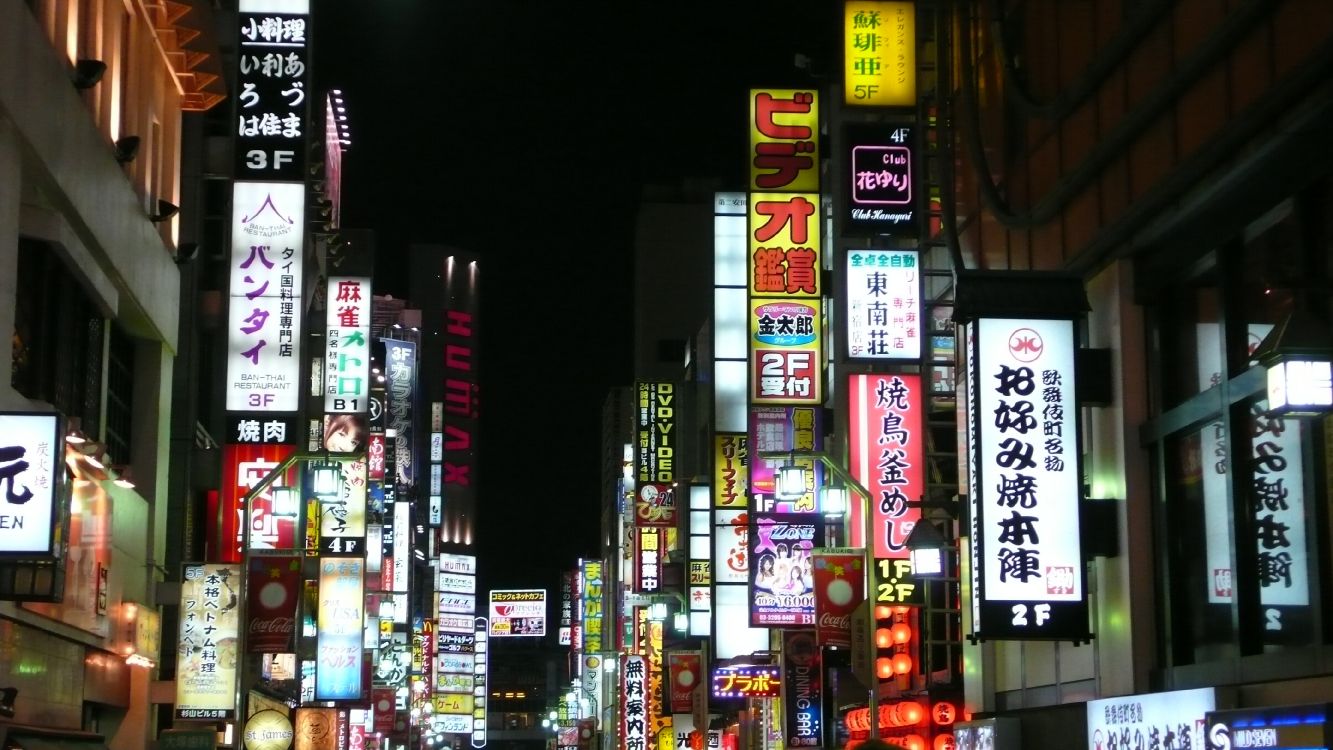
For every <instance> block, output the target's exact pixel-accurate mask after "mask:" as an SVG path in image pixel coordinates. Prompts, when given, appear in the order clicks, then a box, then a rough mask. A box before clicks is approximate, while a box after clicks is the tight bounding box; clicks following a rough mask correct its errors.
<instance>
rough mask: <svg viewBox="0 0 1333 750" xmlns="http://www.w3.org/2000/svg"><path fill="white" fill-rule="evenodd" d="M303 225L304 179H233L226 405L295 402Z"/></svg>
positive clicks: (292, 405)
mask: <svg viewBox="0 0 1333 750" xmlns="http://www.w3.org/2000/svg"><path fill="white" fill-rule="evenodd" d="M304 227H305V185H304V184H302V183H299V182H294V183H285V182H236V183H235V184H234V185H233V187H232V227H231V264H230V267H231V291H230V294H231V301H230V309H229V311H228V314H227V340H228V354H227V411H243V412H274V411H277V412H294V411H296V410H297V398H298V396H299V393H300V385H301V384H300V374H301V337H300V336H299V335H298V334H299V332H300V330H301V280H302V278H303V276H302V257H303V255H302V253H303V250H304V247H305V231H304Z"/></svg>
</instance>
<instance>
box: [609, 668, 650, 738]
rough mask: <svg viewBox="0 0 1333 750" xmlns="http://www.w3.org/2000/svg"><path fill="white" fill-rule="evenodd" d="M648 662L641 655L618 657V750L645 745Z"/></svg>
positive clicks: (646, 732)
mask: <svg viewBox="0 0 1333 750" xmlns="http://www.w3.org/2000/svg"><path fill="white" fill-rule="evenodd" d="M647 688H648V665H647V664H646V663H644V660H643V657H642V656H636V655H633V654H622V655H621V656H620V732H619V735H620V736H619V744H617V745H616V747H617V748H618V750H643V749H644V748H646V747H648V744H647V741H648V729H649V726H648V690H647Z"/></svg>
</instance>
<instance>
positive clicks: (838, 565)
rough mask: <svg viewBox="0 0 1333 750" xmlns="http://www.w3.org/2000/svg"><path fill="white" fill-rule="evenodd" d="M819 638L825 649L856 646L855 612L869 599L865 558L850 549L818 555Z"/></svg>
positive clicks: (816, 580)
mask: <svg viewBox="0 0 1333 750" xmlns="http://www.w3.org/2000/svg"><path fill="white" fill-rule="evenodd" d="M812 557H813V561H814V562H813V567H814V578H815V615H816V616H815V637H816V639H817V640H818V641H819V645H821V646H841V647H844V648H850V647H851V645H852V634H851V626H852V612H853V611H854V610H855V609H856V607H857V605H859V604H860V603H861V602H862V601H863V600H865V598H866V571H865V558H864V556H863V555H862V551H861V550H859V549H852V548H847V547H841V548H830V549H825V550H819V551H816V552H815V553H814V555H813V556H812Z"/></svg>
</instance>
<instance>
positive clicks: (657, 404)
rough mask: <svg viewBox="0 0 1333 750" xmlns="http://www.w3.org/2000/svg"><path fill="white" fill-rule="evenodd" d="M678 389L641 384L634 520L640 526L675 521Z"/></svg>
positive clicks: (639, 386)
mask: <svg viewBox="0 0 1333 750" xmlns="http://www.w3.org/2000/svg"><path fill="white" fill-rule="evenodd" d="M676 390H677V389H676V386H675V385H674V384H673V383H639V384H638V388H637V391H638V420H637V421H638V445H637V451H636V456H637V458H636V460H635V467H636V470H637V471H636V474H637V477H638V480H637V482H636V485H635V486H636V487H637V491H638V497H637V498H636V499H635V503H634V506H635V517H634V520H635V523H636V524H638V525H641V526H674V525H675V524H676V492H675V487H674V485H675V481H676V444H677V442H678V441H679V431H678V430H677V429H676V414H677V409H678V408H679V407H678V404H677V403H676Z"/></svg>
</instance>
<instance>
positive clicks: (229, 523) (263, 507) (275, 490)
mask: <svg viewBox="0 0 1333 750" xmlns="http://www.w3.org/2000/svg"><path fill="white" fill-rule="evenodd" d="M295 450H296V448H295V447H294V446H290V445H234V444H227V445H223V446H222V487H221V492H220V493H218V494H217V495H215V496H213V497H218V498H220V499H219V500H218V501H216V502H211V503H210V506H211V507H209V508H208V511H209V512H208V518H207V522H206V523H205V528H206V529H207V531H208V543H207V549H208V558H209V559H210V560H215V561H218V562H240V561H241V545H242V544H244V543H245V539H244V536H245V525H246V523H247V521H246V518H247V516H248V519H249V521H248V523H249V526H250V549H251V550H283V549H295V548H296V546H297V539H296V519H297V515H298V513H299V512H300V507H299V499H298V498H297V497H296V496H294V495H291V494H284V492H283V490H284V489H285V488H293V487H294V486H295V479H296V469H295V468H294V467H293V468H288V470H287V471H285V472H283V473H282V474H281V475H279V476H278V477H276V478H275V479H274V480H273V482H272V483H271V484H269V485H268V486H267V487H265V488H264V489H263V490H261V491H260V492H259V493H258V494H257V495H255V496H254V497H252V498H251V499H250V507H249V508H248V509H247V508H244V507H242V505H243V502H242V501H243V500H244V499H245V496H246V494H247V493H249V492H250V490H251V489H252V488H254V487H255V486H256V485H258V484H259V483H260V482H262V481H263V480H264V479H265V478H266V477H267V476H268V475H269V474H271V473H272V472H273V471H274V470H275V469H277V468H278V466H279V465H280V464H281V463H282V462H283V461H285V460H287V458H288V457H289V456H291V455H292V452H293V451H295ZM211 499H212V498H211V497H210V500H211ZM289 501H290V502H289ZM218 502H220V503H221V508H218V507H217V503H218ZM247 510H248V513H247Z"/></svg>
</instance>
